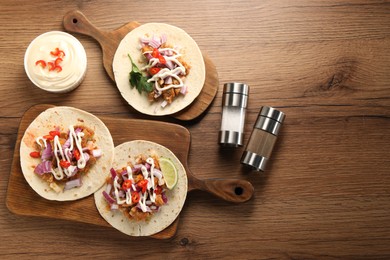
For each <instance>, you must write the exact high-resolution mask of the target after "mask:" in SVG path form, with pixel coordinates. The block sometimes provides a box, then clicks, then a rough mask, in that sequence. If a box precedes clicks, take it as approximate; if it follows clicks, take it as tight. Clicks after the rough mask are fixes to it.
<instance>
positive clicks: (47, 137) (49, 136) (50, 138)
mask: <svg viewBox="0 0 390 260" xmlns="http://www.w3.org/2000/svg"><path fill="white" fill-rule="evenodd" d="M43 138H45V139H46V140H49V141H51V140H54V136H52V135H44V136H43Z"/></svg>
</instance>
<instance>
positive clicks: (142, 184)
mask: <svg viewBox="0 0 390 260" xmlns="http://www.w3.org/2000/svg"><path fill="white" fill-rule="evenodd" d="M137 185H138V187H140V188H141V189H142V193H145V192H146V188H147V186H148V180H145V179H144V180H142V181H139V182H138V183H137Z"/></svg>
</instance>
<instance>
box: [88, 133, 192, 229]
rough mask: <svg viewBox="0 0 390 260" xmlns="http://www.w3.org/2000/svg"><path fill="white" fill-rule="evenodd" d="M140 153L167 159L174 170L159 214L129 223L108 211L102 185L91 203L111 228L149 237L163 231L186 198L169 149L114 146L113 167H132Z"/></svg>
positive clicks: (152, 145)
mask: <svg viewBox="0 0 390 260" xmlns="http://www.w3.org/2000/svg"><path fill="white" fill-rule="evenodd" d="M140 154H144V155H154V154H155V155H157V156H158V157H165V158H169V159H171V160H172V162H173V164H174V165H175V166H176V169H177V171H178V181H177V184H176V186H175V187H174V188H173V189H172V190H167V194H166V195H167V198H168V203H167V204H165V205H163V206H161V207H160V211H159V212H157V213H155V214H153V215H152V217H151V219H150V220H149V221H147V222H145V221H139V222H137V221H135V220H131V219H129V218H128V217H127V216H125V215H124V214H123V213H122V212H121V211H120V210H117V211H111V210H110V208H109V206H108V204H107V202H106V200H105V199H104V196H103V191H104V190H105V188H106V185H104V186H103V187H102V188H101V189H100V190H98V191H97V192H96V193H95V204H96V207H97V209H98V211H99V213H100V214H101V215H102V217H103V218H104V219H105V220H106V221H107V222H108V223H109V224H110V225H111V226H113V227H114V228H115V229H117V230H119V231H121V232H123V233H125V234H127V235H130V236H150V235H153V234H155V233H158V232H160V231H162V230H164V229H165V228H167V227H168V226H169V225H170V224H172V222H173V221H174V220H175V219H176V218H177V216H178V215H179V213H180V211H181V209H182V208H183V206H184V202H185V199H186V196H187V185H188V183H187V175H186V171H185V169H184V167H183V165H182V164H181V162H180V161H179V159H178V158H177V157H176V156H175V155H174V154H173V153H172V152H171V151H170V150H169V149H167V148H166V147H164V146H162V145H159V144H157V143H153V142H149V141H143V140H136V141H131V142H126V143H123V144H121V145H119V146H117V147H115V157H114V163H113V168H114V169H120V168H122V167H125V166H127V163H128V162H132V163H133V164H134V161H135V158H136V157H137V156H138V155H140ZM107 174H108V175H109V171H107ZM108 175H106V176H108Z"/></svg>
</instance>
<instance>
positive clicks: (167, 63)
mask: <svg viewBox="0 0 390 260" xmlns="http://www.w3.org/2000/svg"><path fill="white" fill-rule="evenodd" d="M165 66H166V67H167V68H168V69H170V70H173V69H174V68H175V63H173V62H172V61H171V60H167V61H166V63H165ZM169 84H170V83H169Z"/></svg>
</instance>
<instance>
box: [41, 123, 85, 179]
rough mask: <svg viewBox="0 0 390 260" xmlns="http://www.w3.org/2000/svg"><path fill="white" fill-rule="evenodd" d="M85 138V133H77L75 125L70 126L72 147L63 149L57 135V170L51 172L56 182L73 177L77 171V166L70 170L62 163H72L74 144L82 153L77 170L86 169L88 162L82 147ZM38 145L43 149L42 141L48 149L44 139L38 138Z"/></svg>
mask: <svg viewBox="0 0 390 260" xmlns="http://www.w3.org/2000/svg"><path fill="white" fill-rule="evenodd" d="M83 136H84V133H83V132H78V133H76V132H75V130H74V127H73V125H70V126H69V139H70V146H69V148H65V149H62V145H61V143H60V140H59V137H58V136H57V135H56V136H55V137H54V140H53V143H54V147H53V149H54V151H53V152H54V156H55V158H56V163H57V168H56V169H53V168H52V170H51V173H52V174H53V177H54V178H55V179H56V180H62V179H64V177H71V176H72V175H73V172H74V171H75V170H76V167H75V166H72V165H71V166H69V167H68V168H62V167H61V164H60V162H61V161H62V160H65V161H67V162H71V158H70V157H69V153H71V151H73V148H74V144H75V145H76V148H77V150H78V151H79V153H80V158H79V160H77V168H79V169H84V168H85V166H86V163H87V160H86V158H85V156H84V153H83V147H82V146H81V141H82V138H83ZM35 141H36V142H37V143H38V145H39V146H40V147H41V148H42V145H41V141H42V142H43V143H44V145H45V148H46V146H47V145H46V139H45V138H44V137H38V138H36V140H35Z"/></svg>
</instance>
